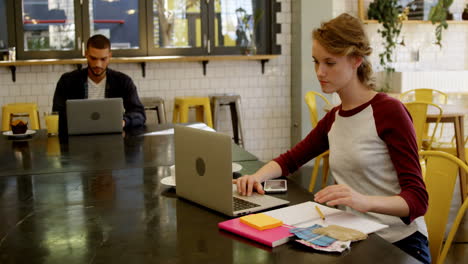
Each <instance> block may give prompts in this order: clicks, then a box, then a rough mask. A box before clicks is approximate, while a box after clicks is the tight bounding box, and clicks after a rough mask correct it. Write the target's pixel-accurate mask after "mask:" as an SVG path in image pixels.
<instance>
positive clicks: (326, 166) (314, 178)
mask: <svg viewBox="0 0 468 264" xmlns="http://www.w3.org/2000/svg"><path fill="white" fill-rule="evenodd" d="M329 157H330V151H329V150H327V151H325V152H324V153H322V154H320V155H319V156H317V157H316V158H315V163H314V168H313V170H312V175H311V177H310V183H309V192H313V191H314V188H315V182H316V181H317V176H318V172H319V167H320V161H322V186H321V189H323V188H324V187H325V186H326V185H327V182H328V173H329V172H330V165H329V163H328V160H329Z"/></svg>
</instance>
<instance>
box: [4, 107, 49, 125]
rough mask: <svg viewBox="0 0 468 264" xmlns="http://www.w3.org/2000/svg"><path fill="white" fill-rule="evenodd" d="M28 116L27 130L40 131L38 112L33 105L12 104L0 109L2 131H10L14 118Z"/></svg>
mask: <svg viewBox="0 0 468 264" xmlns="http://www.w3.org/2000/svg"><path fill="white" fill-rule="evenodd" d="M23 115H24V116H28V118H29V122H28V128H29V129H34V130H37V129H41V127H40V122H39V112H38V110H37V104H35V103H12V104H6V105H4V106H3V107H2V131H8V130H11V127H10V123H11V119H12V117H14V116H23Z"/></svg>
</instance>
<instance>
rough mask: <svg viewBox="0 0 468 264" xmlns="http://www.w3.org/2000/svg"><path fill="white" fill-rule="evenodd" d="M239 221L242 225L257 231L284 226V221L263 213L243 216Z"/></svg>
mask: <svg viewBox="0 0 468 264" xmlns="http://www.w3.org/2000/svg"><path fill="white" fill-rule="evenodd" d="M239 219H240V222H241V223H243V224H246V225H248V226H250V227H253V228H255V229H257V230H265V229H271V228H275V227H278V226H281V225H282V224H283V221H281V220H278V219H276V218H274V217H271V216H269V215H266V214H262V213H260V214H251V215H246V216H242V217H241V218H239Z"/></svg>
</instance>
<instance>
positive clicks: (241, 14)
mask: <svg viewBox="0 0 468 264" xmlns="http://www.w3.org/2000/svg"><path fill="white" fill-rule="evenodd" d="M236 16H237V29H236V35H237V39H236V44H237V46H239V47H240V48H241V53H242V54H245V55H251V54H252V55H255V54H256V53H257V43H256V41H255V32H256V29H257V25H258V23H259V22H260V20H261V19H262V17H263V10H262V9H256V10H255V13H254V14H248V13H247V11H246V10H245V9H243V8H242V7H239V8H238V9H236Z"/></svg>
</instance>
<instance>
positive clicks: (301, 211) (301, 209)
mask: <svg viewBox="0 0 468 264" xmlns="http://www.w3.org/2000/svg"><path fill="white" fill-rule="evenodd" d="M315 206H318V207H319V208H320V210H321V211H322V212H323V214H324V215H325V220H322V219H321V217H320V215H319V213H318V212H317V210H316V209H315ZM264 214H266V215H269V216H271V217H274V218H276V219H279V220H281V221H283V223H284V224H286V225H290V226H294V227H309V226H312V225H314V224H319V225H322V226H329V225H339V226H344V227H348V228H352V229H356V230H359V231H361V232H363V233H365V234H370V233H373V232H376V231H379V230H381V229H384V228H387V227H388V225H384V224H380V223H377V222H374V221H372V220H369V219H366V218H364V217H362V216H358V215H354V214H352V213H350V212H346V211H342V210H338V209H335V208H331V207H328V206H324V205H321V204H318V203H314V202H304V203H300V204H296V205H292V206H288V207H284V208H281V209H276V210H271V211H267V212H264Z"/></svg>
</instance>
